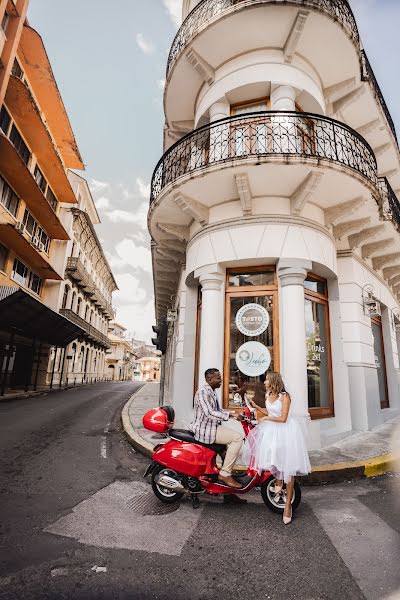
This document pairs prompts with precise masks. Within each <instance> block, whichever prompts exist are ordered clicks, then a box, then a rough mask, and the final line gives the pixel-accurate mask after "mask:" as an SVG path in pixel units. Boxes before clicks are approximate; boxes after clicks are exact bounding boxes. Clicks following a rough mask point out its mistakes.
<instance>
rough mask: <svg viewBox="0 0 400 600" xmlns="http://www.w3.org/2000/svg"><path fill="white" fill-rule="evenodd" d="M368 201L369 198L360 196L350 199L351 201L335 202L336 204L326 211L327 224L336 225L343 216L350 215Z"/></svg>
mask: <svg viewBox="0 0 400 600" xmlns="http://www.w3.org/2000/svg"><path fill="white" fill-rule="evenodd" d="M366 202H367V198H366V197H365V196H360V197H359V198H354V200H350V201H349V202H343V203H342V204H335V206H331V208H328V209H327V210H326V211H325V225H326V226H327V227H329V226H335V225H336V224H337V222H338V221H339V220H340V219H342V217H344V216H345V215H346V216H350V215H352V214H353V213H355V212H356V210H358V209H359V208H361V207H362V206H364V204H365V203H366Z"/></svg>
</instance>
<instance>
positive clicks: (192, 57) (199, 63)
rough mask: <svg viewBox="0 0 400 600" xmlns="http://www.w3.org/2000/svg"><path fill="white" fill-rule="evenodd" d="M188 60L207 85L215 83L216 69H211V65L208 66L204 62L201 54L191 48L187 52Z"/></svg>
mask: <svg viewBox="0 0 400 600" xmlns="http://www.w3.org/2000/svg"><path fill="white" fill-rule="evenodd" d="M186 58H187V60H188V62H189V64H190V65H191V66H192V67H193V69H194V70H195V71H196V72H197V73H198V74H199V75H200V77H201V78H202V79H203V81H204V82H205V83H207V84H208V85H212V84H213V83H214V79H215V71H214V69H213V68H212V67H211V65H209V64H208V62H207V61H205V60H204V58H202V57H201V56H200V54H198V53H197V52H196V50H194V49H193V48H190V49H189V50H188V51H187V52H186Z"/></svg>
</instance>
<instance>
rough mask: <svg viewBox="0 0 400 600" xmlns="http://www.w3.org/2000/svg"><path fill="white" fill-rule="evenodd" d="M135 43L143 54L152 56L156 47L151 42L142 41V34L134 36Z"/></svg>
mask: <svg viewBox="0 0 400 600" xmlns="http://www.w3.org/2000/svg"><path fill="white" fill-rule="evenodd" d="M136 43H137V45H138V46H139V48H140V50H141V51H142V52H143V54H154V52H155V51H156V47H155V46H154V44H152V43H151V42H148V41H147V40H145V39H144V35H143V33H137V34H136Z"/></svg>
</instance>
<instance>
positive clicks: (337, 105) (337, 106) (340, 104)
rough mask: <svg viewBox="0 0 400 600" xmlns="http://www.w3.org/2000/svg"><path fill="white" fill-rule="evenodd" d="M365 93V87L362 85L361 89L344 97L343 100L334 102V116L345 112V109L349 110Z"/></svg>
mask: <svg viewBox="0 0 400 600" xmlns="http://www.w3.org/2000/svg"><path fill="white" fill-rule="evenodd" d="M364 93H365V87H364V86H363V85H360V87H358V88H357V89H355V90H353V91H352V92H350V93H349V94H347V95H346V96H343V98H340V99H339V100H336V102H334V103H333V106H332V109H333V114H334V115H335V114H337V113H338V112H339V111H341V110H343V109H344V108H347V107H348V106H350V105H351V104H354V102H356V101H357V100H358V99H359V98H361V96H363V95H364Z"/></svg>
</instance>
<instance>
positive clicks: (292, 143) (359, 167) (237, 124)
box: [150, 111, 377, 204]
mask: <svg viewBox="0 0 400 600" xmlns="http://www.w3.org/2000/svg"><path fill="white" fill-rule="evenodd" d="M252 157H253V158H256V159H258V160H259V161H263V160H271V159H273V158H274V157H282V158H284V159H286V160H288V159H289V158H292V157H293V158H294V159H296V158H298V159H303V160H305V159H307V158H314V159H318V160H327V161H331V162H332V163H337V164H339V165H341V166H346V167H348V168H350V169H353V170H354V171H356V172H357V173H359V174H360V175H362V176H364V177H365V178H366V179H368V180H369V182H372V183H373V184H374V185H375V186H376V185H377V165H376V158H375V155H374V152H373V150H372V149H371V147H370V146H369V144H368V143H367V142H366V141H365V140H364V139H363V138H362V137H361V136H360V135H359V134H358V133H357V132H356V131H354V130H353V129H351V128H350V127H347V125H344V124H342V123H339V122H338V121H335V120H333V119H330V118H328V117H322V116H319V115H314V114H309V113H296V112H277V111H268V112H258V113H250V114H247V115H237V116H234V117H230V118H227V119H222V120H220V121H216V122H215V123H212V124H210V125H205V126H203V127H200V128H199V129H196V130H194V131H193V132H192V133H189V134H188V135H186V136H185V137H183V138H182V139H181V140H179V141H178V142H176V143H175V144H174V145H173V146H172V147H171V148H170V149H169V150H168V151H167V152H166V153H165V154H164V156H163V157H162V158H161V160H160V161H159V163H158V164H157V166H156V168H155V171H154V173H153V178H152V182H151V196H150V204H151V203H152V202H153V201H154V200H155V199H156V198H157V197H158V196H159V194H160V193H161V191H162V190H163V189H164V188H165V187H166V186H167V185H168V184H170V183H172V182H174V181H176V180H177V179H178V178H179V177H182V176H184V175H189V174H191V173H194V172H195V171H198V170H201V169H205V168H209V167H213V166H217V165H219V164H222V163H226V162H230V161H240V160H244V159H248V158H252Z"/></svg>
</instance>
